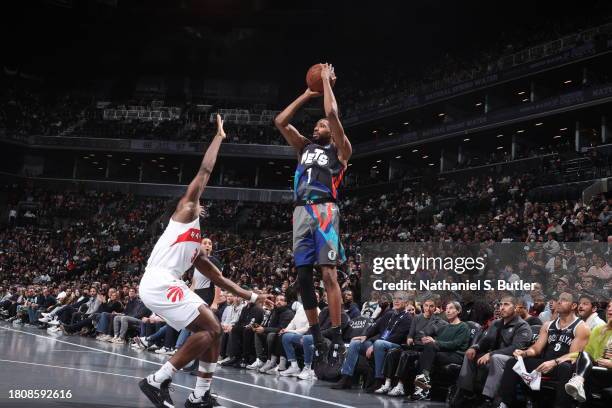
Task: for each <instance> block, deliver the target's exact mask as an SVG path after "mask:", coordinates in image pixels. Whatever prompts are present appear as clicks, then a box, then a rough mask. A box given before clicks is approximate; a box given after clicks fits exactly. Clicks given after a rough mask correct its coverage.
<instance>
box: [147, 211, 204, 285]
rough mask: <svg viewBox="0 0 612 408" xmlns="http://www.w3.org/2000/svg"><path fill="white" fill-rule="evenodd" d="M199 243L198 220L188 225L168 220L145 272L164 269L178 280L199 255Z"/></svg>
mask: <svg viewBox="0 0 612 408" xmlns="http://www.w3.org/2000/svg"><path fill="white" fill-rule="evenodd" d="M200 241H201V237H200V219H199V218H196V219H195V220H193V221H192V222H190V223H188V224H183V223H180V222H176V221H174V220H172V218H170V221H169V222H168V226H167V227H166V230H165V231H164V233H163V234H162V235H161V237H159V239H158V240H157V243H156V244H155V247H154V248H153V251H152V252H151V256H149V260H148V261H147V271H149V270H153V269H164V270H166V271H168V272H170V273H171V274H172V275H174V276H175V277H176V278H177V279H180V278H181V276H183V273H185V271H186V270H187V269H189V268H190V267H191V265H193V261H194V260H195V258H196V256H197V255H198V254H199V253H200Z"/></svg>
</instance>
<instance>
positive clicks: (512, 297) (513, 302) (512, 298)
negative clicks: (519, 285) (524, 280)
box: [501, 295, 525, 306]
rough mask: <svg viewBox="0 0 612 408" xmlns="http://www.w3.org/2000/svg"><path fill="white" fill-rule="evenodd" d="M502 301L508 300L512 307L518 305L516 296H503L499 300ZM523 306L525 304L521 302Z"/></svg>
mask: <svg viewBox="0 0 612 408" xmlns="http://www.w3.org/2000/svg"><path fill="white" fill-rule="evenodd" d="M504 299H508V300H509V301H510V303H512V304H513V305H514V306H516V305H517V304H518V303H519V300H518V298H517V297H516V296H512V295H504V296H502V298H501V300H504ZM523 304H525V302H523Z"/></svg>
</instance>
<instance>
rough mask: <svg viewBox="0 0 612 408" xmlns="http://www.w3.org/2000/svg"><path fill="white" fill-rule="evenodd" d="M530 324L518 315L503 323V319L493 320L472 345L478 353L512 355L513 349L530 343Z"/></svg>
mask: <svg viewBox="0 0 612 408" xmlns="http://www.w3.org/2000/svg"><path fill="white" fill-rule="evenodd" d="M531 334H532V333H531V326H529V324H528V323H527V322H526V321H524V320H523V319H521V318H520V317H518V316H515V317H514V319H512V320H511V321H510V322H508V324H506V325H504V321H503V319H499V320H495V321H494V322H493V323H492V324H491V326H489V328H488V329H487V331H486V333H485V334H484V336H483V337H482V338H481V339H480V341H478V343H476V344H474V345H473V346H472V348H473V349H475V350H477V351H478V352H480V353H488V352H491V354H503V355H506V356H510V355H512V353H513V352H514V350H516V349H520V348H524V347H527V346H528V345H529V343H531Z"/></svg>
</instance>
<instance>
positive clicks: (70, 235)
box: [0, 174, 612, 403]
mask: <svg viewBox="0 0 612 408" xmlns="http://www.w3.org/2000/svg"><path fill="white" fill-rule="evenodd" d="M534 185H537V180H536V177H535V175H533V174H523V175H520V176H509V175H506V176H499V177H495V176H493V175H483V176H481V177H472V178H470V179H468V180H466V181H461V180H453V179H447V180H444V181H443V182H440V183H438V184H435V185H432V186H429V188H428V190H427V192H424V191H412V190H410V189H406V190H404V191H397V192H393V193H386V194H382V195H373V196H359V195H355V196H351V195H349V196H347V197H345V198H344V199H342V200H341V202H340V203H339V205H340V207H341V213H342V214H343V217H342V227H341V232H342V242H343V244H344V246H345V249H346V252H347V255H348V263H347V265H346V267H344V268H342V269H341V271H340V273H339V280H340V283H341V287H342V291H343V299H344V314H343V327H344V330H343V333H344V341H345V343H346V345H347V346H348V347H347V349H346V350H344V349H343V347H342V348H338V349H335V350H334V353H335V354H334V355H335V356H336V357H337V356H339V355H340V356H342V357H341V358H339V360H338V361H339V362H338V364H337V367H336V368H337V370H336V371H335V374H336V376H335V377H334V376H333V375H332V376H328V375H329V373H328V372H326V371H325V370H323V371H320V372H318V373H317V365H316V361H315V360H316V356H315V355H314V354H313V350H312V348H311V344H312V338H311V336H310V334H309V333H308V324H307V319H306V318H305V315H304V312H303V308H302V307H301V305H300V303H299V299H298V298H297V296H296V295H295V287H294V285H295V280H296V279H295V277H296V273H295V268H294V267H293V266H292V253H291V250H290V248H291V242H290V239H291V238H290V232H289V230H290V214H291V213H290V211H291V207H290V206H289V205H288V204H285V205H282V204H277V205H271V204H265V205H252V204H248V203H242V204H238V203H231V202H210V203H207V205H206V210H205V212H204V213H203V220H202V225H203V230H204V231H205V232H204V234H205V235H206V236H207V237H209V238H211V239H212V241H213V243H214V248H215V252H214V256H215V257H217V258H218V259H219V260H220V262H221V264H223V265H224V268H223V269H224V274H225V275H226V276H227V277H229V278H230V279H232V280H234V281H235V282H239V284H240V285H244V286H247V287H250V288H253V289H255V290H257V291H262V292H265V293H270V294H273V295H275V307H274V308H273V309H272V310H267V309H269V307H268V306H265V305H263V304H245V303H244V302H242V301H241V300H240V299H237V298H235V297H233V296H232V295H231V294H228V293H222V294H220V296H219V297H218V298H217V299H216V301H215V302H214V303H213V305H212V306H213V307H214V309H216V313H217V316H218V317H219V319H220V321H221V322H222V324H223V329H224V330H223V331H224V342H223V352H222V359H221V362H222V363H221V364H222V365H225V366H235V367H240V368H249V369H252V370H258V371H259V372H261V373H262V374H264V373H269V374H276V373H278V374H279V375H283V376H296V377H299V378H302V379H314V378H315V377H318V378H319V379H321V380H322V379H327V378H333V379H334V380H338V377H339V378H340V379H339V381H338V382H337V383H336V385H335V387H336V388H350V387H351V385H352V384H353V383H354V382H355V381H359V380H358V379H359V377H360V376H361V377H362V378H364V379H365V386H366V389H367V390H368V391H370V392H377V393H379V394H383V393H387V394H390V395H391V396H393V395H396V396H400V395H404V396H411V398H412V399H428V398H430V397H431V395H432V394H430V390H433V389H434V387H433V385H434V384H435V383H436V381H437V378H439V376H441V375H442V374H439V373H438V370H439V369H440V366H444V367H446V366H448V365H453V364H455V365H457V366H465V368H464V369H462V370H461V372H462V373H464V371H465V372H466V373H467V374H465V375H466V376H468V377H461V378H462V381H463V382H460V384H459V385H460V386H461V387H460V388H459V389H462V390H464V391H465V392H463V391H462V392H461V393H457V398H459V397H461V398H468V399H469V398H484V397H482V395H481V394H482V392H484V396H489V397H495V396H499V395H501V396H502V397H503V398H508V399H509V400H511V399H512V398H513V397H508V392H507V390H503V389H502V390H500V389H498V388H497V387H494V386H492V384H493V383H497V382H498V381H497V379H499V378H501V377H500V376H502V375H504V376H505V375H506V374H505V373H506V372H508V367H509V366H508V364H510V363H508V361H511V360H509V359H504V361H501V360H500V359H499V358H496V359H493V357H492V356H489V357H488V358H490V360H488V358H486V359H485V360H483V361H485V362H486V363H487V364H489V365H491V370H492V371H491V372H492V374H491V375H495V376H497V377H492V378H493V380H495V381H493V380H491V381H485V379H483V381H481V382H480V383H478V382H475V383H474V382H471V379H472V377H471V376H472V375H473V376H476V374H475V373H477V372H478V364H477V365H476V366H474V364H473V361H474V358H476V356H478V361H480V359H481V358H482V356H483V355H485V354H483V353H484V352H485V350H489V351H492V350H496V349H499V348H501V346H500V345H499V344H497V343H496V342H495V341H494V342H493V343H494V345H493V346H492V345H491V344H490V342H489V343H487V341H486V340H483V339H480V341H479V342H478V343H474V341H475V340H476V339H477V336H475V335H474V333H473V330H472V329H474V328H477V329H478V330H480V331H486V329H487V328H489V327H495V324H498V323H495V321H496V320H495V319H496V318H500V317H501V318H504V313H506V311H507V310H509V309H513V310H514V314H513V315H512V316H515V315H520V316H521V319H524V320H525V321H529V322H530V324H529V326H530V327H531V329H530V330H531V331H532V332H533V331H535V332H536V333H537V330H538V329H537V324H539V323H546V322H547V321H552V320H555V319H556V317H557V316H561V314H563V316H570V317H571V313H577V314H578V315H579V316H580V317H581V318H582V319H583V320H585V321H586V322H587V324H588V325H589V326H592V328H595V327H596V325H597V324H601V323H603V322H604V321H605V320H608V321H610V320H611V319H610V318H611V317H612V308H609V312H608V315H606V314H605V313H604V311H605V310H606V302H607V301H608V300H609V299H610V298H611V296H612V267H610V266H609V262H610V261H611V260H612V257H611V253H610V251H609V250H605V248H604V249H603V250H601V246H597V245H593V243H596V242H599V243H609V242H612V231H611V230H610V228H611V227H612V226H611V225H610V220H611V219H612V211H611V210H610V205H611V204H612V203H610V202H609V201H608V200H607V199H606V198H605V197H604V196H601V195H600V196H595V197H594V199H593V200H591V201H590V202H586V203H583V202H581V201H561V202H552V203H538V202H533V201H532V200H530V199H529V195H528V192H529V190H530V188H531V187H533V186H534ZM5 191H6V192H7V201H8V204H9V207H8V208H9V211H7V213H8V214H9V220H8V223H7V226H6V227H3V228H2V230H1V232H0V248H1V252H0V267H1V270H0V282H1V286H2V293H1V298H0V310H1V312H2V314H3V317H4V318H5V319H7V320H10V321H12V322H14V324H20V323H23V324H27V325H32V326H37V327H42V328H47V329H48V331H49V333H53V334H58V333H64V334H66V335H73V334H75V333H79V334H82V335H86V336H95V337H96V338H97V339H98V340H100V341H111V342H112V343H117V344H126V343H128V342H129V343H130V345H131V346H132V347H133V348H134V349H139V350H145V349H146V350H152V351H155V352H157V353H158V354H172V353H173V352H174V351H175V350H176V349H177V348H179V347H180V346H181V345H182V344H183V343H184V341H185V339H186V338H187V336H188V334H189V333H188V332H182V333H181V332H176V331H175V330H173V329H172V328H170V327H169V326H167V325H165V323H164V322H163V319H161V318H160V317H159V316H155V315H152V314H151V313H150V311H149V310H147V309H146V307H145V306H144V305H143V304H142V302H140V301H139V300H138V298H137V293H138V282H139V280H140V276H141V274H142V272H143V270H144V267H145V265H146V258H147V254H148V253H150V251H151V248H152V245H153V244H154V242H155V238H156V236H157V234H159V233H160V231H161V228H163V223H164V216H165V215H167V214H168V210H169V207H170V204H172V200H168V199H166V200H163V199H159V198H146V197H134V196H131V195H125V194H120V193H106V192H78V193H76V192H53V191H45V190H40V189H35V188H32V187H30V186H23V185H13V186H7V188H6V189H5ZM443 197H454V201H453V203H452V204H451V205H449V206H447V207H446V208H443V209H439V208H438V209H437V210H436V211H435V212H433V213H432V214H431V215H429V216H426V217H425V216H423V213H424V212H426V211H424V210H425V209H427V208H431V207H432V203H435V202H437V201H439V200H440V199H441V198H443ZM243 211H247V214H248V216H247V217H244V218H245V220H243V221H245V224H244V225H242V226H241V228H240V233H239V234H238V233H236V231H233V230H232V229H231V228H229V227H230V226H231V225H233V224H235V223H236V222H237V219H238V218H241V217H240V214H242V212H243ZM268 220H269V221H268ZM392 241H400V242H401V241H404V242H452V243H462V244H476V243H478V244H480V245H484V247H490V246H491V245H493V244H494V243H495V242H518V243H522V244H521V245H523V246H526V248H527V250H526V251H525V252H524V253H523V255H522V256H523V258H520V259H516V261H515V262H514V263H500V264H499V265H498V266H497V267H496V269H490V270H488V271H487V272H486V274H485V275H484V277H487V278H491V279H503V280H505V281H508V282H516V281H519V280H526V281H529V282H535V283H536V285H535V287H534V289H533V290H530V291H513V292H512V293H511V295H512V296H511V297H503V298H502V297H500V296H502V295H501V294H499V292H498V295H491V294H490V293H487V294H484V296H482V299H478V298H475V297H474V296H473V295H471V294H470V293H465V292H459V293H457V292H453V291H446V292H444V291H443V292H440V293H439V294H438V296H433V297H432V296H431V294H427V293H423V292H408V293H400V294H395V295H393V297H392V298H390V297H389V295H387V294H383V295H382V296H381V295H379V294H377V293H376V292H373V294H372V295H371V297H370V296H368V298H364V292H363V291H362V288H361V284H362V282H363V280H362V279H361V278H362V273H365V271H362V270H361V267H362V264H361V262H360V260H361V258H360V251H361V247H362V245H363V244H364V243H367V242H392ZM590 245H593V246H592V247H591V246H590ZM606 248H607V247H606ZM418 277H419V278H420V279H429V280H431V279H434V280H435V279H439V278H440V276H439V275H437V274H436V273H435V271H421V272H419V275H418ZM186 279H189V276H188V275H187V276H186ZM448 279H449V280H453V278H452V277H449V278H448ZM455 280H458V281H461V279H460V278H455ZM315 287H317V288H319V291H318V292H319V293H318V296H319V310H320V320H321V327H322V329H323V332H324V333H325V328H327V327H329V324H330V323H329V310H328V309H327V307H326V306H327V305H326V296H325V293H324V291H323V290H322V289H321V288H322V287H323V285H322V282H321V281H320V278H316V281H315ZM491 293H494V292H491ZM568 293H569V296H571V298H570V299H569V300H567V298H568ZM496 296H497V297H496ZM428 299H429V300H430V301H429V302H428ZM568 302H569V304H570V305H574V304H575V306H574V307H573V309H572V308H571V310H570V311H569V312H571V313H569V312H568V311H567V310H566V309H563V308H564V307H566V305H567V303H568ZM559 305H562V306H559ZM589 305H590V306H589ZM568 313H569V314H568ZM594 313H595V314H597V313H599V316H595V315H594ZM401 316H405V317H401ZM432 316H433V317H432ZM434 317H435V318H434ZM422 319H425V321H426V323H428V322H430V321H431V322H432V324H431V325H429V324H427V325H426V327H425V328H424V329H423V330H420V329H416V327H420V325H421V324H422V323H423V322H422ZM431 319H433V320H431ZM538 319H539V320H538ZM434 321H435V322H436V323H435V324H434V323H433V322H434ZM462 322H464V323H462ZM509 322H510V321H508V322H507V323H508V324H509ZM515 323H516V322H515ZM519 323H520V322H519ZM513 324H514V323H513ZM521 324H522V323H521ZM413 326H414V327H413ZM521 327H523V326H521ZM504 328H505V326H504V325H502V326H501V327H500V328H499V329H500V330H502V331H503V330H504ZM360 330H361V331H360ZM415 330H416V331H415ZM387 331H389V332H388V333H387ZM525 332H527V331H526V330H525ZM608 332H609V330H605V329H599V331H598V332H595V331H594V333H601V334H598V335H601V336H608V334H606V333H608ZM536 333H532V334H536ZM540 335H542V333H540ZM489 336H490V335H489ZM591 336H593V334H591ZM485 338H486V337H485ZM521 338H522V337H521ZM606 338H608V337H606ZM130 339H131V340H130ZM523 340H524V339H523ZM523 340H521V341H522V343H521V342H519V341H518V340H517V341H516V342H514V343H513V341H512V340H508V341H509V342H510V343H508V345H507V346H508V347H510V346H511V345H512V344H514V345H516V346H517V347H514V348H512V347H510V349H512V350H510V349H507V350H506V351H505V352H504V353H505V354H504V356H506V357H508V358H510V359H511V358H512V357H511V355H512V353H513V352H515V349H517V348H524V346H525V345H528V344H523V343H524V341H523ZM496 341H499V339H497V340H496ZM504 341H506V338H505V337H504ZM582 341H583V343H584V344H582V347H581V348H580V350H574V349H572V350H571V352H572V353H574V352H577V351H582V349H585V347H586V345H587V344H590V343H589V340H588V339H586V340H585V339H583V340H582ZM593 341H595V340H593ZM600 343H601V341H600V342H599V343H597V344H593V345H591V346H590V348H586V350H587V351H588V350H591V351H592V353H594V355H592V356H591V357H592V358H591V360H593V361H594V362H595V365H596V366H600V367H606V364H609V358H610V354H609V353H608V354H606V353H607V352H605V346H604V347H601V344H600ZM428 344H429V345H428ZM474 344H479V346H478V347H477V348H474V347H472V346H474ZM535 344H538V343H535ZM413 345H419V347H418V348H416V349H415V347H412V346H413ZM518 345H521V347H518ZM407 347H408V349H406V348H407ZM470 347H471V348H470ZM479 347H482V351H481V349H480V348H479ZM491 347H493V348H491ZM532 347H536V346H532ZM536 348H537V350H536V349H534V351H533V352H529V353H530V354H529V355H527V356H525V357H529V358H531V357H535V356H536V355H538V354H541V353H544V354H545V355H548V354H546V353H548V351H546V348H545V346H542V345H540V346H537V347H536ZM470 349H473V350H474V352H472V351H469V350H470ZM395 350H399V351H395ZM602 350H603V351H602ZM489 351H486V352H487V353H489ZM536 352H537V353H536ZM474 353H475V354H474ZM568 353H569V351H568ZM481 354H482V355H481ZM600 354H601V355H600ZM470 356H472V357H470ZM580 356H582V354H580ZM606 356H607V357H606ZM557 357H558V358H561V357H562V356H561V355H559V356H557ZM334 358H335V357H334ZM580 358H582V357H580ZM598 359H599V360H598ZM498 360H499V361H498ZM525 360H526V361H528V359H527V358H526V359H525ZM575 360H576V361H578V360H577V359H575ZM547 361H548V360H547ZM572 361H574V360H571V359H570V360H564V361H562V362H559V364H561V363H563V364H567V365H569V366H570V368H568V367H567V366H563V367H565V371H564V374H563V375H565V376H567V373H568V372H569V373H570V376H569V377H568V378H567V379H565V377H563V378H564V381H565V383H567V382H568V381H569V380H570V378H571V377H572V373H573V371H572V370H574V368H575V366H576V364H574V365H571V364H570V363H571V362H572ZM580 361H582V360H580ZM502 363H503V364H502ZM470 364H471V365H470ZM495 364H496V365H495ZM481 365H482V364H481ZM493 366H495V367H497V368H496V369H493ZM470 367H471V368H470ZM504 367H505V368H506V369H505V370H503V368H504ZM500 368H501V369H500ZM532 368H534V367H532ZM568 370H569V371H568ZM600 371H601V370H595V371H594V373H596V374H595V375H594V377H593V378H594V381H602V380H601V378H600V377H599V376H600V375H601V372H600ZM283 373H284V374H283ZM582 377H584V378H586V381H590V380H589V379H588V378H587V377H585V376H584V375H583V376H582ZM440 378H441V377H440ZM595 378H597V379H596V380H595ZM508 381H514V380H513V379H509V380H508ZM576 381H580V380H574V382H576ZM603 381H604V382H603V384H604V385H605V381H609V377H604V380H603ZM470 384H476V385H470ZM487 384H489V385H487ZM595 384H596V385H597V384H599V383H597V382H596V383H595ZM448 385H453V384H448ZM574 386H576V387H577V388H576V389H577V390H578V389H581V388H580V386H579V385H576V384H574ZM478 387H484V388H482V389H481V388H478ZM570 388H571V387H570ZM596 388H597V386H596ZM600 388H601V387H600ZM600 388H597V389H598V390H599V391H597V392H600V391H601V390H600ZM482 390H486V391H482ZM558 391H559V390H558ZM431 392H434V391H431ZM576 392H578V391H576ZM504 393H505V394H504ZM568 395H569V396H570V398H571V395H570V394H567V393H562V392H561V391H559V392H558V393H557V397H558V398H561V399H564V398H565V399H566V398H567V396H568ZM577 395H578V394H577ZM485 402H487V401H485ZM508 402H512V401H508ZM566 402H567V400H566ZM487 403H488V402H487Z"/></svg>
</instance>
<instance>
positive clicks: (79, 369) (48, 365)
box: [0, 359, 259, 408]
mask: <svg viewBox="0 0 612 408" xmlns="http://www.w3.org/2000/svg"><path fill="white" fill-rule="evenodd" d="M3 362H4V363H17V364H28V365H33V366H39V367H49V368H62V369H64V370H75V371H84V372H87V373H96V374H107V375H114V376H117V377H127V378H136V379H137V380H141V379H142V377H136V376H134V375H127V374H117V373H109V372H106V371H98V370H87V369H85V368H76V367H65V366H58V365H51V364H40V363H31V362H29V361H17V360H4V359H0V363H3ZM172 387H180V388H184V389H186V390H190V391H193V388H189V387H187V386H184V385H181V384H176V383H172ZM217 398H219V399H223V400H226V401H229V402H233V403H235V404H240V405H244V406H245V407H249V408H259V407H256V406H255V405H249V404H245V403H244V402H240V401H234V400H233V399H230V398H225V397H221V396H219V395H217Z"/></svg>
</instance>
